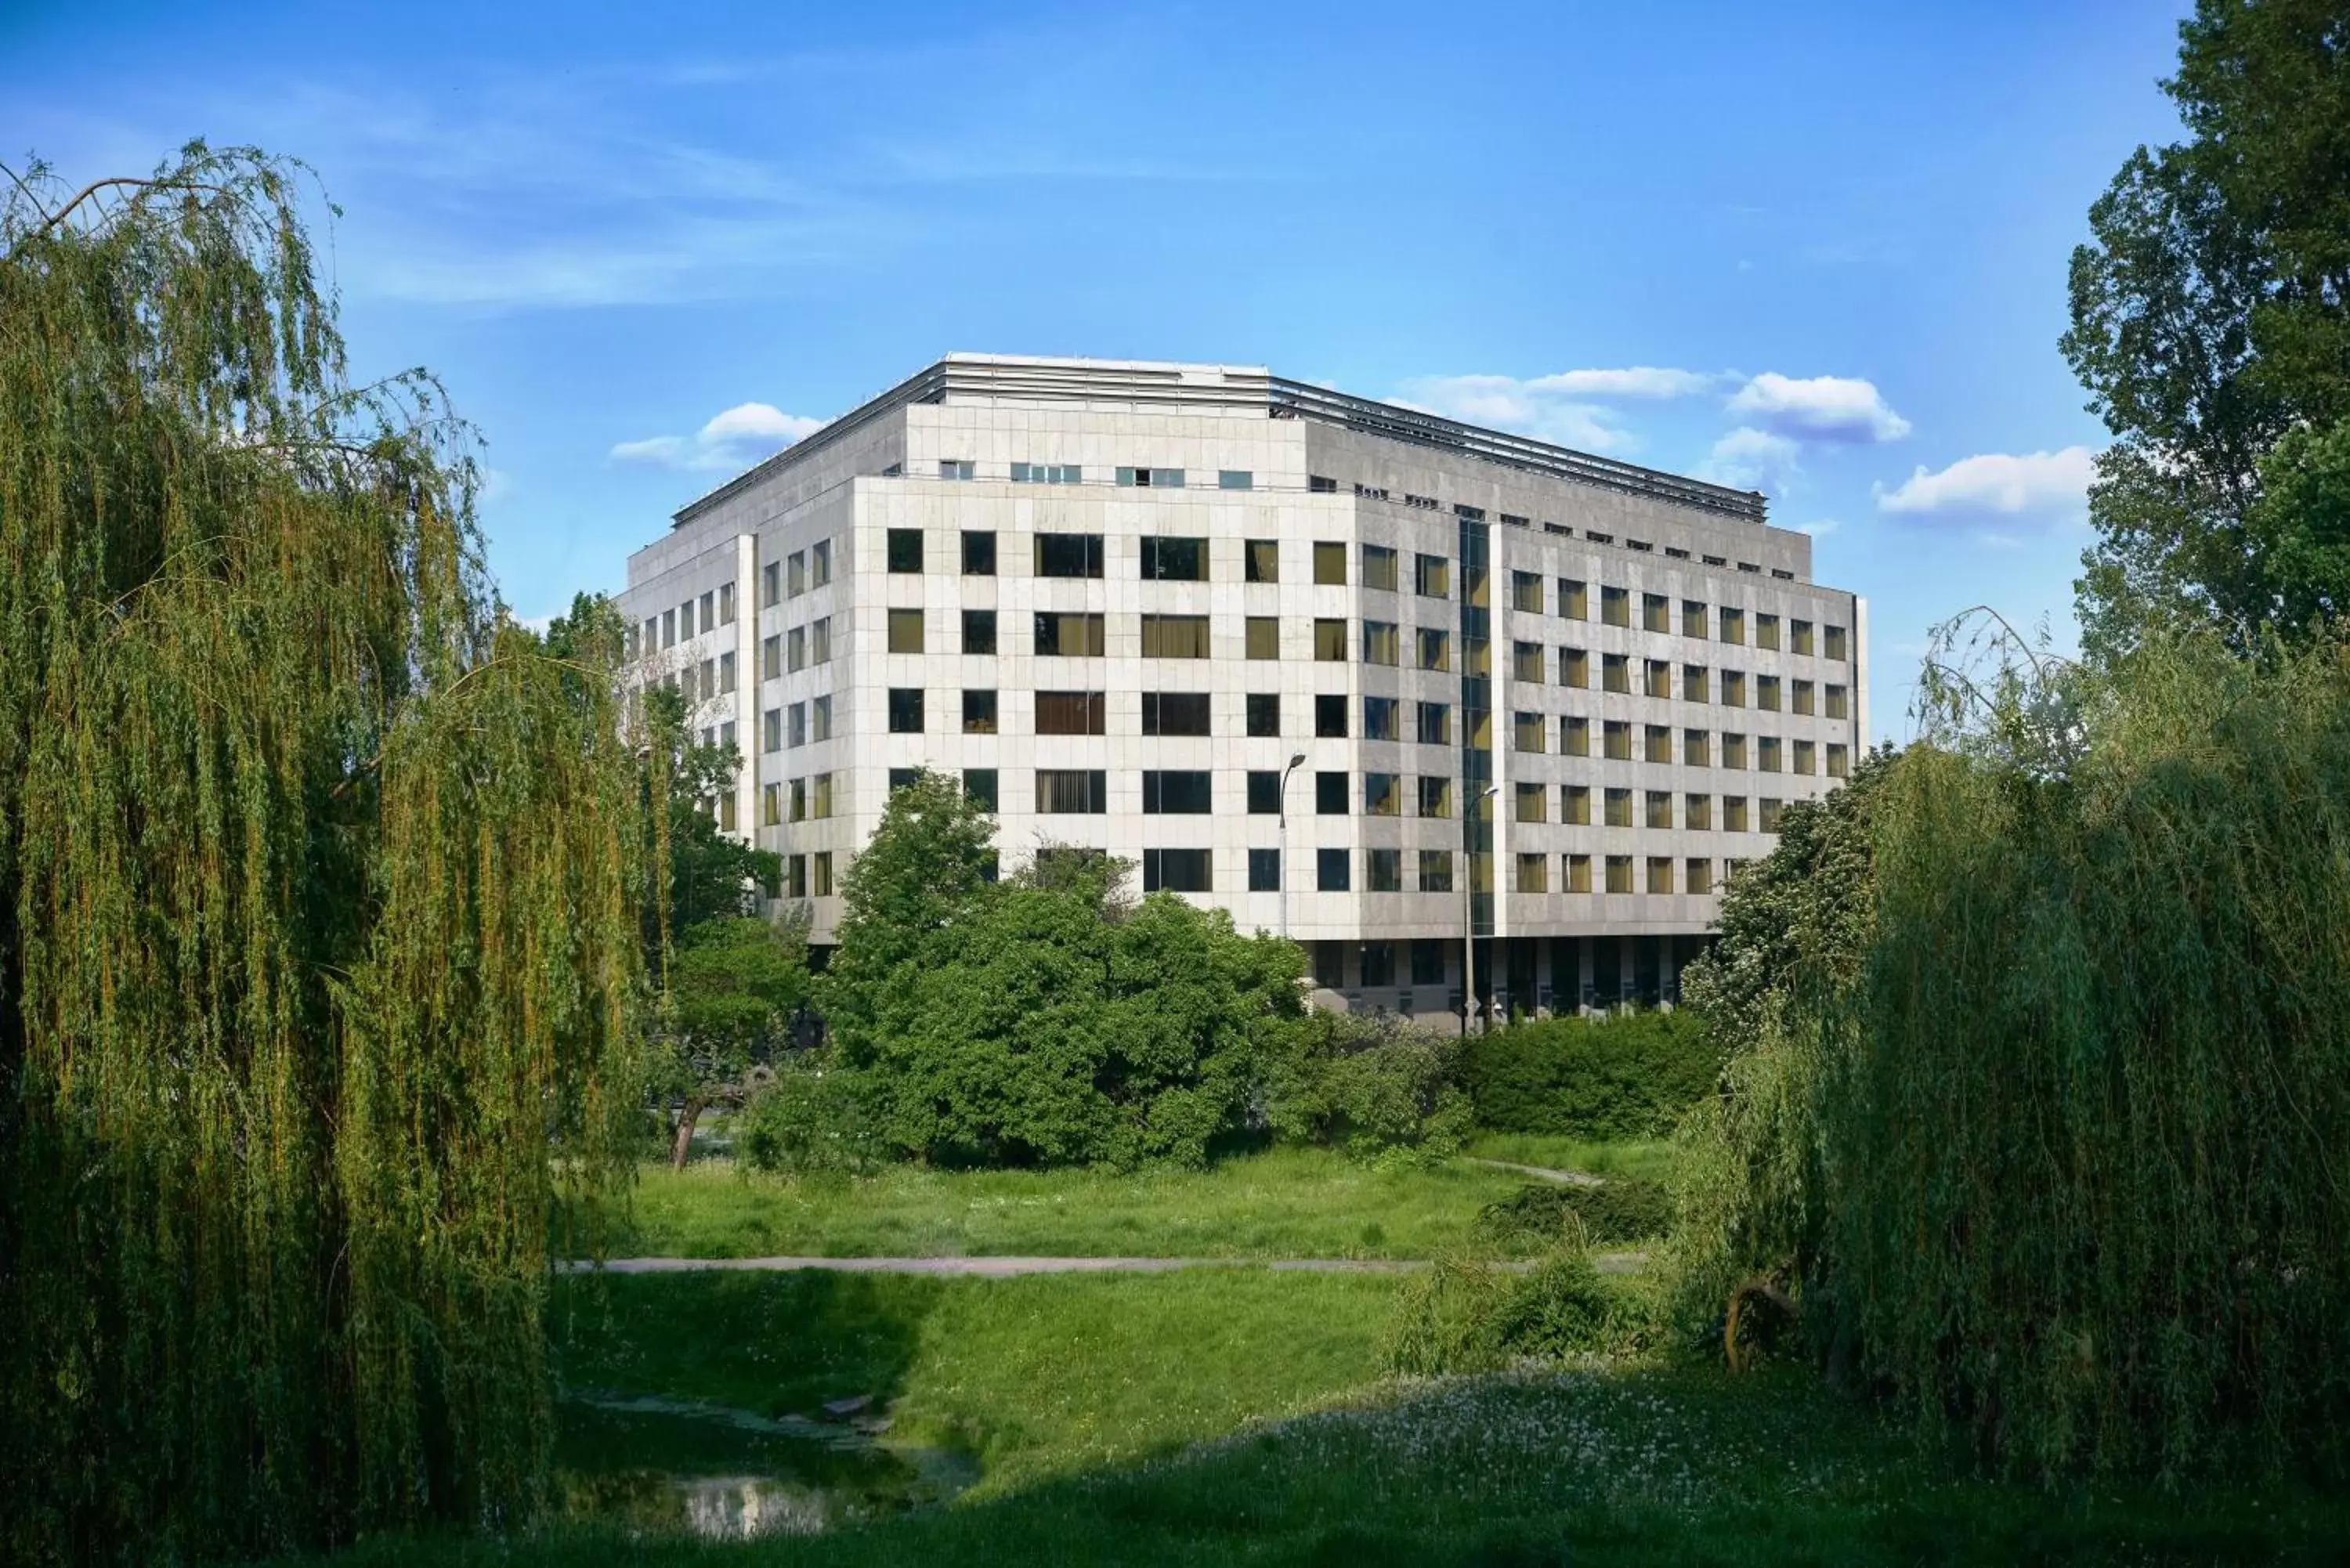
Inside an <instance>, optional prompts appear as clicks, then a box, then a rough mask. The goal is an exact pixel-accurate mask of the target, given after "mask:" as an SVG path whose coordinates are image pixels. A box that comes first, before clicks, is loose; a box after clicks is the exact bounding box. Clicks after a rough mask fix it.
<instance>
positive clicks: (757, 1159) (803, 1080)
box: [734, 1063, 890, 1175]
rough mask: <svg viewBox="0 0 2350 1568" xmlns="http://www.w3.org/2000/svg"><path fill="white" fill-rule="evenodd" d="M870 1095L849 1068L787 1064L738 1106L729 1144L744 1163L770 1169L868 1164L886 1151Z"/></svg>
mask: <svg viewBox="0 0 2350 1568" xmlns="http://www.w3.org/2000/svg"><path fill="white" fill-rule="evenodd" d="M872 1100H873V1086H872V1085H871V1084H869V1083H868V1082H867V1081H866V1079H865V1078H864V1076H863V1075H860V1074H858V1073H856V1072H853V1071H851V1070H850V1069H848V1068H846V1067H841V1066H837V1065H832V1064H823V1063H802V1064H793V1065H790V1066H786V1067H785V1068H783V1069H781V1070H779V1071H778V1072H777V1073H776V1074H775V1076H774V1077H773V1078H772V1079H771V1080H769V1081H768V1082H767V1083H766V1084H765V1085H764V1086H763V1087H762V1088H760V1089H759V1090H758V1091H757V1092H756V1093H755V1094H754V1096H752V1098H751V1100H750V1103H749V1104H748V1105H746V1106H743V1113H742V1115H741V1116H739V1117H738V1118H737V1119H736V1121H735V1124H734V1147H735V1148H736V1150H737V1151H738V1152H739V1153H740V1154H741V1156H742V1158H743V1163H744V1164H746V1165H748V1166H750V1167H751V1168H752V1169H754V1170H758V1171H764V1172H766V1173H768V1174H771V1175H785V1174H800V1173H804V1172H811V1171H827V1170H829V1171H864V1170H870V1169H872V1168H874V1167H876V1166H878V1165H879V1164H881V1163H882V1162H883V1161H884V1160H886V1159H887V1158H889V1154H890V1150H889V1146H888V1145H887V1144H886V1143H885V1142H884V1141H883V1139H882V1137H881V1134H880V1128H879V1126H878V1124H877V1123H876V1121H875V1118H874V1115H873V1105H872Z"/></svg>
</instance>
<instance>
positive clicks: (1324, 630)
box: [1314, 618, 1347, 663]
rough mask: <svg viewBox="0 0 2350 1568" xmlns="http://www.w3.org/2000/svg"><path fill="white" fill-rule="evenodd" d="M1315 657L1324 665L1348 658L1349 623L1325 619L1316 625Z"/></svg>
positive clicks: (1316, 622)
mask: <svg viewBox="0 0 2350 1568" xmlns="http://www.w3.org/2000/svg"><path fill="white" fill-rule="evenodd" d="M1314 657H1315V659H1320V660H1321V661H1322V662H1324V663H1330V662H1332V661H1334V660H1336V661H1339V662H1343V661H1344V660H1345V659H1346V657H1347V623H1346V622H1345V621H1343V620H1333V619H1329V618H1323V619H1320V620H1316V621H1315V623H1314Z"/></svg>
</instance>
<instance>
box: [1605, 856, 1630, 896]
mask: <svg viewBox="0 0 2350 1568" xmlns="http://www.w3.org/2000/svg"><path fill="white" fill-rule="evenodd" d="M1607 890H1608V891H1609V892H1611V893H1628V892H1630V891H1631V890H1632V857H1630V856H1628V855H1610V856H1609V857H1607Z"/></svg>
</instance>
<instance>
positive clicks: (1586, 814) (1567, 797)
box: [1558, 784, 1591, 827]
mask: <svg viewBox="0 0 2350 1568" xmlns="http://www.w3.org/2000/svg"><path fill="white" fill-rule="evenodd" d="M1558 819H1559V821H1561V822H1563V823H1565V825H1566V826H1569V827H1588V826H1591V786H1590V785H1589V784H1561V785H1559V786H1558Z"/></svg>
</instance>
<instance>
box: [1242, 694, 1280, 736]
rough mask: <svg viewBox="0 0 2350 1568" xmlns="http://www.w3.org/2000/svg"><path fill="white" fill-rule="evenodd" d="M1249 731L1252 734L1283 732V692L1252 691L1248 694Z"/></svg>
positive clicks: (1264, 734)
mask: <svg viewBox="0 0 2350 1568" xmlns="http://www.w3.org/2000/svg"><path fill="white" fill-rule="evenodd" d="M1247 710H1248V732H1249V733H1250V735H1252V736H1257V737H1262V736H1267V735H1278V734H1280V733H1281V693H1280V692H1278V691H1252V692H1250V693H1249V694H1248V702H1247Z"/></svg>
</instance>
